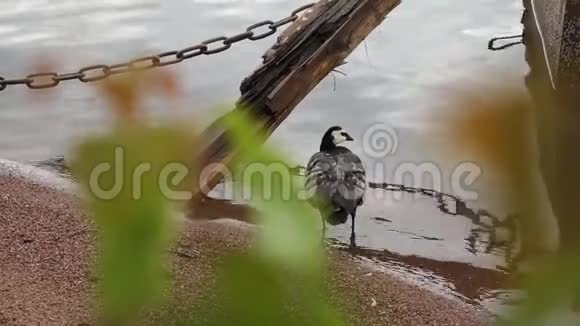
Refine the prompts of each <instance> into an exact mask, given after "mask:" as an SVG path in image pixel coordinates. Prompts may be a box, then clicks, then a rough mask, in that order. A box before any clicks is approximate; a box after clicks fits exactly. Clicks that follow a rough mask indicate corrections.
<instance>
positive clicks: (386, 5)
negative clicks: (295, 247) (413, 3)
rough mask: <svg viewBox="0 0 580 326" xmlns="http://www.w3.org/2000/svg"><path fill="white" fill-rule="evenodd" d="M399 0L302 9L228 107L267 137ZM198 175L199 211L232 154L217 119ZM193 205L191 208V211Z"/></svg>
mask: <svg viewBox="0 0 580 326" xmlns="http://www.w3.org/2000/svg"><path fill="white" fill-rule="evenodd" d="M399 3H400V0H321V1H320V2H318V3H317V4H316V5H315V6H314V7H312V8H311V9H309V10H307V11H305V12H304V13H303V14H302V15H301V16H300V18H299V19H298V20H297V21H295V22H294V23H292V24H291V25H290V26H289V27H288V29H287V30H286V31H284V32H283V33H282V34H281V35H280V36H279V37H278V41H277V42H276V44H275V45H274V46H272V47H271V48H270V49H269V50H268V51H267V52H266V54H265V55H264V56H263V59H264V62H263V64H262V65H261V66H260V67H258V68H257V69H256V70H255V71H254V73H253V74H252V75H251V76H249V77H247V78H246V79H245V80H244V81H243V82H242V84H241V87H240V90H241V93H242V95H241V97H240V99H239V101H238V104H237V106H236V108H235V109H234V110H242V111H244V112H248V113H250V114H251V115H252V116H253V117H255V118H256V119H257V121H258V122H257V125H256V127H255V130H253V131H252V130H250V131H248V132H259V133H262V134H263V135H265V136H266V137H268V136H269V135H270V134H272V132H274V130H276V128H277V127H278V126H279V125H280V124H281V123H282V122H283V121H284V120H285V119H286V118H287V117H288V115H290V113H291V112H292V111H293V110H294V108H295V107H296V106H297V105H298V104H299V103H300V102H301V101H302V99H304V97H306V95H308V93H310V91H311V90H312V89H313V88H314V87H315V86H316V85H318V83H319V82H320V81H322V79H324V78H325V77H326V76H327V75H328V74H329V73H330V72H331V71H332V70H333V69H334V68H336V67H337V66H339V65H340V64H341V63H343V61H344V60H345V59H346V58H347V57H348V55H349V54H350V53H351V52H352V51H353V50H354V49H355V48H356V47H357V46H358V45H359V44H360V43H361V42H362V41H363V40H364V39H365V38H366V37H367V36H368V35H369V34H370V33H371V31H373V29H375V27H377V26H378V25H379V24H380V23H381V22H382V21H383V20H384V18H385V17H386V15H387V14H388V13H390V12H391V11H392V10H393V9H394V8H395V7H396V6H397V5H398V4H399ZM203 137H204V139H206V141H207V147H206V148H205V149H204V150H203V151H202V153H203V154H202V155H201V157H202V160H201V163H202V166H205V167H206V168H205V170H204V173H203V174H202V175H201V176H200V180H199V184H201V185H203V186H199V188H197V189H196V190H195V191H196V196H194V200H193V201H192V204H193V206H192V208H193V209H194V211H195V210H197V211H201V210H203V208H204V207H203V206H204V205H207V204H204V203H209V202H212V201H211V200H210V199H208V198H207V197H206V194H207V192H208V190H211V189H212V188H214V187H215V186H216V185H217V184H218V183H219V182H220V181H221V180H222V178H223V174H222V172H223V170H222V168H223V167H224V166H227V165H228V164H229V163H230V162H231V161H232V159H233V158H234V157H235V155H236V154H237V149H236V148H235V146H233V145H230V144H229V143H228V136H227V130H223V126H222V125H221V124H220V119H218V120H216V121H215V122H214V123H213V124H212V125H210V126H209V128H208V129H207V130H206V131H205V132H204V133H203ZM196 208H197V209H196Z"/></svg>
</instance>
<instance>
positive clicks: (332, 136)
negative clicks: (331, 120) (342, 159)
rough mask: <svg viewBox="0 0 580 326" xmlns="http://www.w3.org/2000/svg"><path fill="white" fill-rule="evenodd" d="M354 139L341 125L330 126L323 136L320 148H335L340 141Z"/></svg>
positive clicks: (323, 149) (322, 149)
mask: <svg viewBox="0 0 580 326" xmlns="http://www.w3.org/2000/svg"><path fill="white" fill-rule="evenodd" d="M353 140H354V139H353V138H352V137H351V136H350V135H349V134H348V133H347V132H346V131H344V130H343V129H342V127H339V126H334V127H330V128H329V129H328V130H327V131H326V133H325V134H324V136H323V137H322V143H321V144H320V150H321V151H325V150H329V149H333V148H335V147H336V145H338V144H340V143H344V142H345V141H353Z"/></svg>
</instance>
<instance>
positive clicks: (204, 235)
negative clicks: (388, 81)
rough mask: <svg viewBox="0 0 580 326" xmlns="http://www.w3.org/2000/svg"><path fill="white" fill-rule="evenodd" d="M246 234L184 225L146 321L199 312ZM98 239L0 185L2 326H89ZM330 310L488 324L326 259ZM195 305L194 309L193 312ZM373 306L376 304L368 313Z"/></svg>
mask: <svg viewBox="0 0 580 326" xmlns="http://www.w3.org/2000/svg"><path fill="white" fill-rule="evenodd" d="M253 232H254V228H253V227H250V226H247V225H244V224H241V223H238V222H225V221H221V222H220V221H216V222H196V223H193V222H186V223H185V225H184V228H183V231H182V235H181V238H180V240H179V241H178V243H177V245H176V247H175V248H174V250H173V252H172V254H171V261H172V277H173V281H174V299H173V302H188V304H187V305H179V304H175V303H174V304H167V305H166V306H165V307H163V308H161V309H159V311H157V312H156V313H154V314H152V316H151V317H150V318H149V321H150V322H151V323H152V324H159V323H157V321H159V320H166V317H167V316H169V315H174V314H179V313H183V312H185V311H188V310H191V309H194V308H195V304H199V305H203V300H200V298H202V297H203V295H202V293H203V292H204V291H203V289H204V288H207V286H212V284H214V283H213V281H214V279H213V277H212V270H213V262H214V261H215V259H216V257H219V256H221V255H223V254H225V253H231V252H243V251H244V250H245V249H246V248H247V246H248V245H249V244H250V243H251V241H252V233H253ZM95 242H96V232H95V228H94V226H93V225H91V222H90V219H89V218H88V217H86V216H85V215H84V213H83V212H82V210H81V209H80V207H79V202H78V200H77V199H76V198H75V197H74V196H71V195H70V194H66V193H64V192H62V191H59V190H56V189H53V188H49V187H46V186H43V185H39V184H34V183H32V182H30V181H28V179H26V178H25V177H23V176H19V175H14V174H13V175H4V176H0V246H1V247H2V249H1V250H0V265H1V266H0V269H1V272H0V325H26V326H30V325H58V326H61V325H94V317H93V316H94V304H93V303H94V293H95V288H96V286H95V285H96V283H97V282H98V279H97V278H96V277H95V275H94V273H93V268H92V265H93V262H94V255H95ZM330 269H331V270H330V273H329V275H330V277H329V282H330V287H331V289H332V293H333V294H332V295H333V296H334V298H332V299H333V300H334V302H337V303H338V305H339V307H340V309H341V310H343V311H345V312H346V313H347V315H349V316H351V318H352V320H351V323H352V324H354V325H410V326H417V325H462V326H469V325H484V324H486V322H487V321H486V318H487V317H486V316H487V315H486V314H485V313H483V312H481V311H478V310H477V309H476V308H474V307H471V306H468V305H466V304H464V303H461V302H458V301H453V300H451V299H447V298H445V297H442V296H439V295H437V294H435V293H433V292H430V291H428V290H425V289H420V288H418V287H416V286H415V285H412V284H409V283H407V282H406V281H403V280H400V279H398V278H396V277H394V276H392V275H389V274H382V273H377V272H372V271H371V270H370V269H367V268H366V267H363V266H362V265H360V264H359V263H357V262H355V261H354V260H353V259H352V258H351V257H349V256H348V255H347V254H345V253H339V252H332V263H331V267H330ZM196 302H197V303H196ZM375 302H376V303H375Z"/></svg>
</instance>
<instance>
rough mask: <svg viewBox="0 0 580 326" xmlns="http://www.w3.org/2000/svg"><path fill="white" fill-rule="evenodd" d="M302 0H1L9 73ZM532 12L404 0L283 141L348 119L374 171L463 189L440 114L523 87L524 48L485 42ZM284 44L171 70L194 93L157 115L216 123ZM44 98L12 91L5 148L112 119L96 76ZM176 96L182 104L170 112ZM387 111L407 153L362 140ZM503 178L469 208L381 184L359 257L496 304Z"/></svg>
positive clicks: (53, 149)
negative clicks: (408, 171)
mask: <svg viewBox="0 0 580 326" xmlns="http://www.w3.org/2000/svg"><path fill="white" fill-rule="evenodd" d="M303 3H306V2H305V1H282V0H187V1H186V0H173V1H161V0H157V1H154V0H101V1H97V0H84V1H82V2H81V1H73V0H4V1H2V2H1V3H0V62H2V65H1V66H0V76H3V77H5V78H14V77H21V76H24V75H26V74H28V73H30V72H31V71H32V70H34V67H35V65H38V63H39V62H40V63H47V62H50V63H53V64H55V65H56V67H58V68H59V70H66V71H69V70H70V71H75V70H76V69H78V67H79V66H83V65H92V64H95V63H114V62H117V61H124V60H127V59H128V58H131V57H135V56H140V55H145V54H150V53H157V52H162V51H167V50H173V49H177V48H182V47H186V46H188V45H190V44H192V43H197V42H199V41H203V40H205V39H208V38H211V37H214V36H220V35H222V34H234V33H238V32H240V31H243V29H244V28H245V26H247V25H250V24H252V23H254V22H256V21H259V20H263V19H278V18H280V17H284V16H285V15H286V14H287V13H289V12H290V11H291V10H292V9H294V8H295V7H297V6H299V5H301V4H303ZM521 13H522V5H521V1H519V0H478V1H464V0H440V1H420V0H404V2H403V3H402V4H401V5H400V6H399V7H398V8H397V9H396V10H395V11H394V12H393V13H392V14H391V15H390V16H389V17H388V18H387V20H386V21H385V22H384V23H383V24H382V26H380V27H379V28H378V29H377V30H375V32H374V33H373V34H372V35H371V36H370V37H369V38H368V39H367V40H366V42H365V46H361V47H360V48H359V49H357V50H356V51H355V53H353V55H351V57H350V58H349V59H348V64H347V65H346V66H344V67H341V70H342V71H343V72H344V73H346V75H347V76H342V75H340V74H336V76H335V77H336V80H334V79H333V78H332V77H329V78H327V79H326V80H325V81H323V82H322V83H321V84H320V85H319V86H318V87H317V88H316V89H315V91H313V92H312V93H311V94H310V95H309V96H308V98H307V99H306V100H304V101H303V102H302V103H301V104H300V106H299V107H298V108H297V110H296V111H295V112H294V113H293V114H292V115H291V117H290V118H289V119H288V120H287V121H286V122H285V123H284V124H283V126H282V127H281V128H280V129H279V130H278V131H277V132H276V133H275V135H274V136H273V137H272V142H275V143H277V144H282V145H283V146H280V147H281V148H283V149H284V150H285V151H286V152H287V153H288V156H289V157H291V158H293V160H294V161H295V162H297V163H302V164H304V162H305V161H306V160H307V159H308V157H309V156H310V155H311V154H312V153H314V152H315V151H316V150H317V147H318V144H319V141H320V137H321V134H322V133H323V132H324V131H325V129H326V128H328V127H329V126H331V125H341V126H343V127H344V128H345V129H347V130H348V131H349V132H350V133H351V134H352V135H353V136H355V138H357V140H359V141H357V142H355V143H354V144H352V146H351V148H352V149H353V151H355V152H357V153H359V154H360V155H361V157H362V158H363V161H365V164H366V165H367V167H369V174H370V178H371V179H374V180H376V181H380V182H382V181H391V179H392V173H393V171H394V170H395V167H397V166H399V165H400V164H402V163H406V162H411V163H422V162H430V163H433V164H436V165H437V166H438V168H439V169H440V171H441V176H442V181H443V183H442V185H441V187H439V188H442V189H439V190H442V191H444V192H446V193H453V191H452V189H450V188H449V187H448V181H447V180H448V179H449V175H450V174H451V172H452V171H453V169H454V168H455V167H456V166H457V165H458V164H459V163H461V162H463V161H464V160H469V158H466V157H451V156H450V155H448V152H446V151H445V150H444V149H445V148H446V145H448V144H449V143H451V142H452V138H451V137H452V136H451V133H450V131H452V126H445V125H444V121H445V120H444V118H442V117H441V116H442V115H443V114H449V113H451V114H453V111H452V109H450V108H449V102H450V101H449V97H448V96H447V95H448V94H449V93H450V92H453V91H454V90H458V89H460V88H461V87H464V86H465V85H470V84H481V83H484V82H485V81H482V76H487V77H490V78H500V79H501V81H506V80H509V81H511V82H512V83H513V84H514V85H519V86H521V87H523V78H524V75H525V73H526V72H527V65H526V64H525V62H524V54H523V47H521V46H520V47H513V48H510V49H508V50H505V51H500V52H489V51H487V48H486V47H487V41H488V40H489V39H490V38H492V37H494V36H500V35H511V34H518V33H520V32H521V26H520V23H519V22H520V18H521ZM272 42H273V39H266V40H262V41H259V42H253V43H242V44H239V45H236V46H234V47H233V48H232V49H231V50H229V51H227V52H225V53H222V54H220V55H215V56H211V57H201V58H196V59H193V60H190V61H187V62H185V63H182V64H180V65H177V66H176V67H174V68H171V69H173V71H174V73H175V74H176V75H177V76H178V78H179V80H180V82H181V84H182V87H183V96H182V98H179V100H178V101H177V103H167V102H163V101H154V100H152V101H149V102H148V110H149V112H151V114H152V116H153V117H161V116H166V115H170V116H175V115H176V114H187V115H191V114H194V113H195V114H197V116H198V117H199V118H200V120H201V121H207V120H208V119H210V118H211V117H212V116H214V115H215V114H216V113H215V109H214V108H215V106H217V105H220V104H223V103H228V102H232V101H234V100H235V99H236V98H237V96H238V95H239V91H238V87H239V83H240V82H241V80H242V79H243V78H244V77H245V76H247V75H249V74H250V73H251V72H252V70H253V69H254V68H255V67H256V66H257V64H258V63H259V62H260V56H261V55H262V53H263V52H264V51H265V50H266V49H267V48H268V47H269V46H270V45H271V44H272ZM486 80H487V82H491V83H493V82H494V81H493V79H491V81H490V79H489V78H487V79H486ZM32 95H39V94H37V93H34V94H33V93H32V92H31V91H29V90H26V89H24V88H22V87H11V88H9V89H8V90H6V91H3V92H1V93H0V157H1V158H4V159H11V160H17V161H30V160H43V159H47V158H50V157H55V156H59V155H66V152H67V149H68V147H69V146H70V144H71V143H72V142H74V141H75V140H76V139H78V137H79V136H81V135H83V134H86V133H88V132H92V131H98V130H102V129H103V128H104V127H105V126H106V123H107V119H108V114H107V111H106V104H105V103H104V101H103V100H102V99H101V98H99V96H98V94H97V93H96V91H95V89H94V88H92V87H91V86H88V85H86V84H81V83H79V82H66V83H63V84H62V85H61V86H60V87H59V88H58V90H57V91H55V92H51V93H49V94H43V95H39V96H32ZM176 105H177V106H179V107H180V110H175V109H170V108H169V107H173V106H176ZM377 121H381V122H386V123H388V124H390V125H391V126H393V127H394V128H395V129H396V130H397V140H398V147H397V151H396V152H395V153H393V154H392V155H388V156H387V157H381V158H376V157H373V156H372V155H365V151H364V150H363V146H362V145H363V144H362V143H361V141H360V140H361V139H362V138H363V137H361V136H362V135H363V134H364V133H365V130H367V129H368V128H369V127H370V126H371V125H373V124H374V123H375V122H377ZM484 172H485V169H484ZM493 185H494V181H493V178H492V177H491V176H489V174H485V173H484V174H483V176H482V177H481V178H480V179H479V180H478V182H477V183H476V184H474V185H472V187H473V189H474V190H478V191H479V193H480V198H479V200H477V201H469V202H465V203H463V204H461V203H458V202H457V200H455V199H453V198H443V200H445V201H449V203H448V205H447V206H448V207H447V209H442V206H441V200H439V201H438V200H437V198H434V197H433V196H420V195H413V196H405V197H404V198H402V199H400V198H393V197H392V196H391V195H392V193H391V192H387V191H385V190H380V189H377V190H371V191H370V193H371V195H370V196H369V199H368V200H367V203H366V204H365V206H364V207H363V209H362V210H361V211H360V213H359V218H358V221H357V229H358V233H357V244H358V245H359V249H358V250H357V251H355V252H353V254H356V255H357V256H359V257H361V259H364V260H366V261H368V262H371V263H373V264H374V265H375V266H377V268H379V267H381V266H383V267H384V268H385V269H386V270H389V272H397V271H400V272H401V273H402V274H401V275H404V276H406V277H410V278H413V279H415V280H416V281H418V282H423V283H425V284H430V285H431V286H434V287H435V288H438V289H444V290H445V291H447V292H449V293H451V295H452V296H456V297H459V298H461V299H464V300H467V301H469V302H472V303H478V304H483V305H484V306H486V307H492V306H493V305H495V304H496V303H497V301H501V300H502V298H503V297H504V296H506V292H505V291H504V290H503V289H502V285H501V280H502V278H503V276H504V275H503V274H502V273H501V272H499V270H498V266H503V265H504V263H505V262H504V259H503V257H502V256H503V254H504V250H503V249H502V248H501V246H499V247H494V246H490V243H491V241H490V234H489V232H487V231H486V230H485V228H484V227H483V228H482V226H481V225H478V223H476V222H477V221H476V220H475V219H474V218H475V216H477V215H478V214H479V215H481V211H480V209H485V210H488V211H489V212H492V213H493V214H494V215H496V216H504V215H505V214H506V213H507V212H506V211H504V210H503V208H501V207H498V206H496V205H495V204H494V202H495V199H496V198H497V196H501V194H500V193H499V192H497V191H496V190H497V189H495V188H494V186H493ZM422 186H425V187H432V186H433V185H430V184H426V185H422ZM381 192H384V194H381ZM464 206H465V207H468V208H469V209H468V210H464V209H463V207H464ZM458 207H459V210H458ZM470 212H471V213H470ZM474 214H475V215H474ZM484 215H485V214H484ZM476 219H477V218H476ZM474 221H475V222H474ZM480 222H481V221H480ZM348 228H349V226H345V227H336V228H334V229H333V230H332V231H331V234H330V237H331V238H333V239H335V241H336V242H337V244H338V245H339V246H341V245H342V244H344V243H347V239H348ZM490 247H491V248H490Z"/></svg>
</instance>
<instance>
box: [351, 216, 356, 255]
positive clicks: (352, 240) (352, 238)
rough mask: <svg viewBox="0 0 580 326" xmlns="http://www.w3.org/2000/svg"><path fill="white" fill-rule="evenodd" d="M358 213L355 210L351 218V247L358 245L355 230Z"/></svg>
mask: <svg viewBox="0 0 580 326" xmlns="http://www.w3.org/2000/svg"><path fill="white" fill-rule="evenodd" d="M355 215H356V213H355V212H353V213H352V214H350V220H351V226H350V245H351V247H356V243H355V232H354V218H355Z"/></svg>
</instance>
